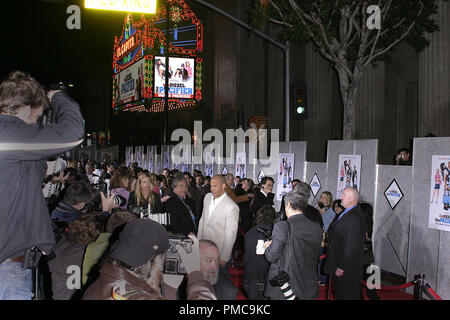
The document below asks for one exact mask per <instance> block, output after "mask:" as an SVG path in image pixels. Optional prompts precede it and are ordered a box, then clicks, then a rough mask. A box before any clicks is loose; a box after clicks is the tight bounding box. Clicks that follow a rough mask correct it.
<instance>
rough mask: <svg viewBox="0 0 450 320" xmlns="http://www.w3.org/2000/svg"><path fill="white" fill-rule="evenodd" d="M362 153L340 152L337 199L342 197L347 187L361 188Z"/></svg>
mask: <svg viewBox="0 0 450 320" xmlns="http://www.w3.org/2000/svg"><path fill="white" fill-rule="evenodd" d="M360 175H361V155H360V154H340V155H339V165H338V178H337V192H336V199H340V198H341V195H342V193H343V192H344V189H345V188H354V189H356V190H358V191H359V190H360V186H361V183H360Z"/></svg>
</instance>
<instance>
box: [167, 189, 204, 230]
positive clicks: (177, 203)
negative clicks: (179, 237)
mask: <svg viewBox="0 0 450 320" xmlns="http://www.w3.org/2000/svg"><path fill="white" fill-rule="evenodd" d="M169 195H170V199H169V200H167V201H166V202H165V203H164V212H168V213H170V222H171V223H170V224H171V225H170V226H169V227H168V230H169V231H170V232H173V233H176V234H184V235H186V236H187V235H188V234H189V233H191V232H192V233H195V234H197V228H198V220H197V221H196V224H195V225H194V222H193V221H192V217H191V214H190V213H189V210H188V209H187V208H186V206H185V205H184V204H183V202H181V200H180V198H179V197H178V196H177V195H176V194H175V193H174V192H171V193H170V194H169ZM185 202H186V203H187V204H188V205H189V207H191V210H192V212H193V213H194V215H195V202H194V201H193V200H192V199H191V198H189V197H188V196H186V199H185Z"/></svg>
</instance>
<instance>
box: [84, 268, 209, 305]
mask: <svg viewBox="0 0 450 320" xmlns="http://www.w3.org/2000/svg"><path fill="white" fill-rule="evenodd" d="M164 291H165V295H164V296H161V294H160V292H157V291H156V290H154V289H153V288H151V287H150V286H149V285H148V283H147V282H145V281H144V280H142V279H139V278H136V277H135V276H133V275H132V274H131V273H130V272H128V271H127V270H126V269H125V268H123V267H122V266H120V265H115V264H113V263H110V262H107V263H105V264H103V266H102V267H101V268H100V277H99V278H98V279H97V280H96V281H95V282H94V283H93V284H92V285H91V286H89V288H88V289H87V290H86V292H85V293H84V295H83V300H172V299H175V296H176V295H175V293H176V290H175V289H173V288H170V287H168V286H165V287H164ZM187 300H217V297H216V294H215V292H214V289H213V287H212V286H211V285H210V284H209V282H207V281H206V280H204V279H203V277H202V275H201V273H200V271H195V272H192V273H191V274H190V275H189V276H188V285H187Z"/></svg>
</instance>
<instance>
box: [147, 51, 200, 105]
mask: <svg viewBox="0 0 450 320" xmlns="http://www.w3.org/2000/svg"><path fill="white" fill-rule="evenodd" d="M165 61H166V58H165V57H155V75H154V76H155V90H154V92H155V94H154V95H155V97H159V98H164V96H165V90H164V87H165V83H166V79H165V74H166V63H165ZM194 63H195V60H194V59H188V58H175V57H170V58H169V71H168V72H169V73H168V77H169V97H170V98H181V99H194V70H195V65H194Z"/></svg>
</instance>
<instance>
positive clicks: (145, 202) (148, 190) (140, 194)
mask: <svg viewBox="0 0 450 320" xmlns="http://www.w3.org/2000/svg"><path fill="white" fill-rule="evenodd" d="M149 205H150V207H151V211H152V212H154V213H157V212H162V210H163V206H162V203H161V197H160V195H159V194H158V193H155V192H153V184H152V182H151V178H150V175H149V174H148V173H143V172H141V173H139V174H138V179H137V182H136V191H133V192H131V193H130V198H129V199H128V210H130V207H131V206H140V207H142V208H145V209H147V208H148V206H149Z"/></svg>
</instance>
